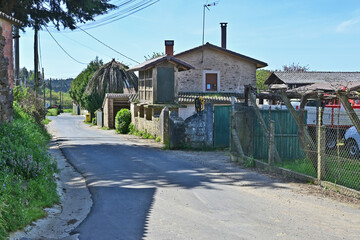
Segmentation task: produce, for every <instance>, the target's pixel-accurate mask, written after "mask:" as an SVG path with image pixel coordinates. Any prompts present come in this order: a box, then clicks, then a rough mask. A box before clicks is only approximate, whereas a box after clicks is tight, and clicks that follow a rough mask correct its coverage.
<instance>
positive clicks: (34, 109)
mask: <svg viewBox="0 0 360 240" xmlns="http://www.w3.org/2000/svg"><path fill="white" fill-rule="evenodd" d="M14 101H15V102H16V104H17V105H18V106H19V107H20V108H21V109H22V111H24V112H25V113H27V114H28V115H30V116H31V117H33V118H34V119H35V121H36V122H37V123H38V124H41V121H42V120H43V119H44V116H45V113H46V112H45V111H46V110H45V108H44V101H43V100H42V99H41V98H39V97H38V98H35V94H34V92H32V91H30V90H29V88H23V87H20V86H17V87H15V88H14Z"/></svg>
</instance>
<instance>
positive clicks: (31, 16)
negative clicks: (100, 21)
mask: <svg viewBox="0 0 360 240" xmlns="http://www.w3.org/2000/svg"><path fill="white" fill-rule="evenodd" d="M109 2H110V0H81V1H79V0H56V1H54V0H51V1H50V0H7V1H1V2H0V11H2V12H4V13H6V14H8V15H10V16H13V17H15V18H16V19H18V20H20V21H22V22H23V24H24V25H23V26H22V27H31V28H34V29H37V30H39V29H41V26H46V25H47V24H48V23H53V24H54V25H55V27H56V28H57V29H58V30H59V29H60V26H63V27H64V28H70V29H75V28H76V24H77V23H84V22H87V21H93V20H94V17H95V16H97V15H101V14H104V13H106V12H107V11H108V10H111V9H115V8H116V6H115V5H113V4H111V3H109Z"/></svg>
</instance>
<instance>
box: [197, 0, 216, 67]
mask: <svg viewBox="0 0 360 240" xmlns="http://www.w3.org/2000/svg"><path fill="white" fill-rule="evenodd" d="M218 3H219V1H216V2H213V3H207V1H206V4H204V6H203V31H202V46H204V40H205V9H207V10H208V11H210V8H209V7H212V6H216V5H217V4H218ZM201 62H204V49H203V51H202V56H201Z"/></svg>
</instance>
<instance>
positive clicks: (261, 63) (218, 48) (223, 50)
mask: <svg viewBox="0 0 360 240" xmlns="http://www.w3.org/2000/svg"><path fill="white" fill-rule="evenodd" d="M203 46H204V47H210V48H213V49H215V50H218V51H220V52H224V53H228V54H231V55H234V56H236V57H240V58H242V59H244V60H247V61H249V62H253V63H255V64H256V66H257V68H262V67H266V66H267V65H268V64H267V63H265V62H262V61H259V60H257V59H255V58H251V57H248V56H245V55H242V54H240V53H237V52H233V51H230V50H228V49H226V48H222V47H218V46H216V45H213V44H211V43H208V42H207V43H206V44H204V45H201V46H198V47H195V48H192V49H189V50H186V51H184V52H181V53H178V54H175V57H178V56H181V55H184V54H187V53H189V52H192V51H196V50H198V49H201V48H202V47H203Z"/></svg>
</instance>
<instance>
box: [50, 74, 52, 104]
mask: <svg viewBox="0 0 360 240" xmlns="http://www.w3.org/2000/svg"><path fill="white" fill-rule="evenodd" d="M51 91H52V85H51V78H50V107H51V106H52V104H51V101H52V96H51Z"/></svg>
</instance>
